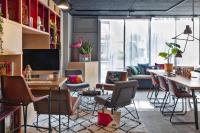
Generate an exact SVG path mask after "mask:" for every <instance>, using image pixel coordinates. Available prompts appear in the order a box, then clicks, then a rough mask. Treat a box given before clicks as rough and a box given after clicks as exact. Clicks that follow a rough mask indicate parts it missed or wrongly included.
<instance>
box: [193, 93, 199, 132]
mask: <svg viewBox="0 0 200 133" xmlns="http://www.w3.org/2000/svg"><path fill="white" fill-rule="evenodd" d="M192 97H193V103H194V119H195V127H196V129H199V122H198V107H197V101H196V96H195V90H194V89H192Z"/></svg>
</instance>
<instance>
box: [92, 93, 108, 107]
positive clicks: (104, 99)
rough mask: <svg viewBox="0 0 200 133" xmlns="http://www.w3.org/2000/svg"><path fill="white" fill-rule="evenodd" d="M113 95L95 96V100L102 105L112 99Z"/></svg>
mask: <svg viewBox="0 0 200 133" xmlns="http://www.w3.org/2000/svg"><path fill="white" fill-rule="evenodd" d="M111 96H112V95H101V96H96V97H94V100H95V101H96V102H97V103H98V104H101V105H105V104H106V103H107V102H108V101H110V99H111Z"/></svg>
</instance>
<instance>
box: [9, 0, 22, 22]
mask: <svg viewBox="0 0 200 133" xmlns="http://www.w3.org/2000/svg"><path fill="white" fill-rule="evenodd" d="M20 4H21V0H7V7H8V8H7V10H8V11H7V13H8V14H7V18H8V19H10V20H12V21H15V22H18V23H21V12H20Z"/></svg>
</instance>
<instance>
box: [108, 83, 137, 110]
mask: <svg viewBox="0 0 200 133" xmlns="http://www.w3.org/2000/svg"><path fill="white" fill-rule="evenodd" d="M137 87H138V81H137V80H132V81H119V82H116V83H115V88H114V90H113V93H112V98H111V104H112V106H114V107H123V106H126V105H129V104H131V102H132V99H133V98H134V97H135V93H136V90H137Z"/></svg>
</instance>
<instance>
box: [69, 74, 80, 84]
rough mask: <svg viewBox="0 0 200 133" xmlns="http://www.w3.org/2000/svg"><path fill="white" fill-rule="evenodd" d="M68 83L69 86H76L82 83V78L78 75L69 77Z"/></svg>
mask: <svg viewBox="0 0 200 133" xmlns="http://www.w3.org/2000/svg"><path fill="white" fill-rule="evenodd" d="M68 82H69V83H70V84H78V83H82V82H83V81H82V78H81V77H80V76H78V75H69V77H68Z"/></svg>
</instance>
